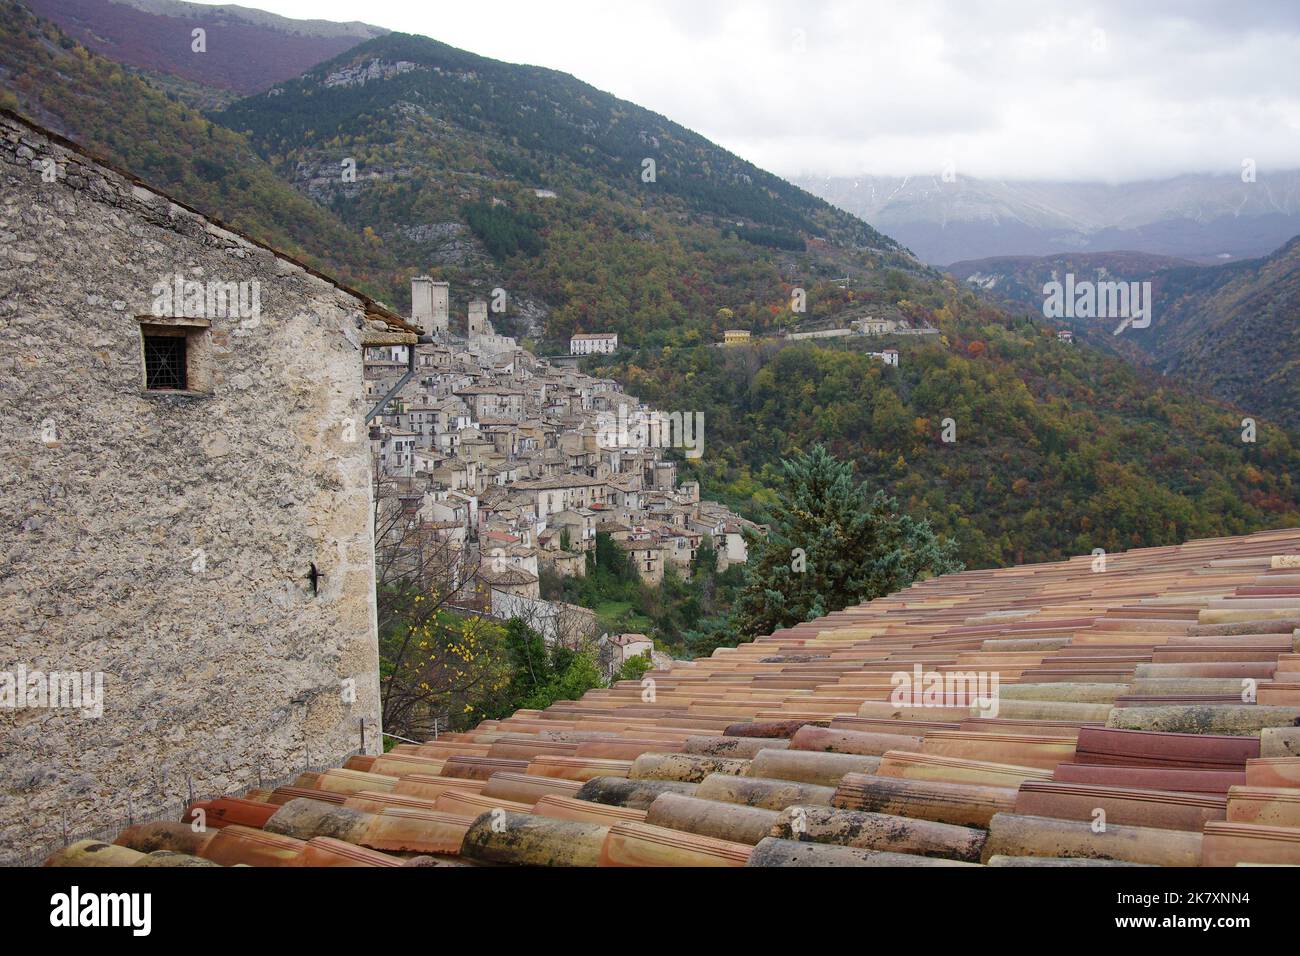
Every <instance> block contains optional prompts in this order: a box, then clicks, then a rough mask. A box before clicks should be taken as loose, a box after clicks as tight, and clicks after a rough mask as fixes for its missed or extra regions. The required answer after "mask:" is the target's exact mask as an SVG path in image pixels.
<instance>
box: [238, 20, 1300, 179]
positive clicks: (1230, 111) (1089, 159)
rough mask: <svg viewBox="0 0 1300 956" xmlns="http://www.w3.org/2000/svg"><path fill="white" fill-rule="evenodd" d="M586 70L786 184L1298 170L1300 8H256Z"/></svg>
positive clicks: (588, 77)
mask: <svg viewBox="0 0 1300 956" xmlns="http://www.w3.org/2000/svg"><path fill="white" fill-rule="evenodd" d="M245 5H246V6H255V7H260V8H262V9H265V10H270V11H273V12H275V13H279V14H283V15H285V16H291V17H300V18H319V19H329V20H363V21H365V22H367V23H372V24H375V25H377V26H382V27H387V28H389V29H394V30H401V31H404V32H408V33H419V34H424V35H426V36H431V37H434V38H435V39H438V40H441V41H443V42H445V43H450V44H452V45H453V46H457V47H461V48H464V49H467V50H470V51H472V52H475V53H479V54H483V55H485V56H491V57H495V58H497V59H502V60H508V61H511V62H522V63H532V64H537V65H540V66H548V67H552V68H555V69H558V70H563V71H565V72H567V73H572V74H573V75H575V76H577V77H578V78H579V79H582V80H585V81H587V82H589V83H591V84H593V85H595V86H597V87H599V88H601V89H603V90H607V91H609V92H611V93H613V94H615V95H617V96H620V97H623V98H625V99H628V100H632V101H633V102H635V103H638V104H640V105H642V106H645V107H648V108H650V109H653V110H655V111H657V112H660V113H663V114H664V115H665V116H668V117H669V118H671V119H673V120H676V121H677V122H679V123H682V124H683V125H685V126H688V127H690V128H692V129H694V130H696V131H698V132H700V133H702V134H704V135H705V136H707V137H709V138H710V139H712V140H714V141H716V142H718V143H720V144H722V145H723V146H726V147H727V148H729V149H731V150H733V151H734V152H736V153H739V154H740V155H741V156H744V157H745V158H746V159H749V160H751V161H753V162H754V163H757V164H758V165H759V166H762V167H764V168H767V169H770V170H772V171H773V172H776V173H780V174H782V175H785V176H796V175H799V174H801V173H828V174H838V175H856V174H860V173H873V174H890V175H903V174H918V173H935V174H937V173H939V172H940V171H942V170H943V168H944V167H945V165H946V164H948V163H951V164H952V166H953V168H954V170H955V171H956V172H957V173H959V174H961V175H966V176H976V177H998V178H1008V179H1024V178H1034V179H1094V180H1095V179H1100V180H1109V181H1125V180H1133V179H1145V178H1154V177H1162V176H1169V175H1176V174H1178V173H1183V172H1212V171H1218V172H1223V173H1227V174H1233V175H1236V174H1238V173H1239V171H1240V169H1241V164H1242V160H1243V159H1247V158H1249V159H1254V160H1255V162H1256V163H1257V165H1258V168H1259V172H1260V174H1261V175H1262V174H1264V173H1265V172H1266V171H1267V170H1269V169H1274V170H1276V169H1282V168H1296V167H1300V3H1297V2H1295V0H1277V2H1261V0H1249V2H1240V0H1236V2H1231V0H1225V2H1219V3H1213V2H1204V0H1182V2H1173V0H1169V2H1166V0H1141V2H1135V0H1116V2H1109V0H1098V2H1088V0H1082V2H1071V3H1065V2H1061V3H1058V2H1053V0H1003V2H997V3H994V2H984V0H897V2H895V0H858V2H852V0H639V2H634V0H551V2H547V3H543V2H537V0H528V2H524V0H457V2H455V3H447V2H441V0H425V2H420V0H367V2H365V3H357V2H355V0H264V2H259V0H245Z"/></svg>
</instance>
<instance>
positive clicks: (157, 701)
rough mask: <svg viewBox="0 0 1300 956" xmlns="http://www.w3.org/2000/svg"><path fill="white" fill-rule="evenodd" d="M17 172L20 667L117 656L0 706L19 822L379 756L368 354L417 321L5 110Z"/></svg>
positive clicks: (5, 162) (64, 666)
mask: <svg viewBox="0 0 1300 956" xmlns="http://www.w3.org/2000/svg"><path fill="white" fill-rule="evenodd" d="M0 181H3V182H4V192H3V205H0V287H3V288H4V289H6V290H7V291H6V292H5V294H4V297H3V301H0V396H3V397H2V398H0V411H2V412H3V415H2V420H3V422H4V427H5V430H6V435H5V439H4V440H5V448H6V452H5V475H6V481H5V482H4V483H3V484H0V527H3V529H4V530H3V533H2V534H0V579H3V581H4V582H5V583H4V600H3V601H0V632H3V634H4V635H5V636H4V646H5V651H6V653H5V655H4V660H3V661H0V669H2V670H5V671H9V670H12V669H14V668H17V667H19V666H21V667H23V668H25V669H26V670H27V672H29V673H30V672H32V671H35V670H40V671H44V672H47V673H49V672H63V673H70V672H77V673H84V674H86V675H88V676H89V675H95V676H96V678H97V680H99V681H102V683H101V684H99V686H101V687H102V698H101V699H100V707H98V708H94V710H97V711H98V713H94V712H91V713H89V714H85V715H83V713H84V712H83V711H81V710H72V709H55V708H30V707H29V708H24V709H17V710H14V711H12V712H11V713H7V714H5V715H4V719H3V720H0V752H3V753H4V754H5V755H6V759H5V760H4V761H3V762H0V793H4V794H5V795H6V799H4V800H2V801H0V847H14V846H16V845H18V844H19V843H20V842H21V843H24V844H26V843H29V842H31V841H33V840H40V839H41V838H42V836H48V837H50V838H57V837H58V836H59V833H60V830H61V821H62V820H63V819H64V817H65V815H66V818H67V820H69V821H71V826H70V829H71V830H72V831H73V832H74V833H75V831H76V823H77V821H85V820H91V819H98V820H106V819H113V818H115V817H116V816H119V815H120V816H122V817H125V815H126V811H127V806H128V798H129V799H130V806H131V807H132V809H133V810H134V812H135V814H136V815H137V816H142V815H145V814H148V813H151V812H155V811H157V810H160V809H161V808H162V807H164V806H167V805H174V804H175V803H176V802H177V801H178V800H181V799H183V798H184V797H185V796H186V792H187V786H193V788H194V790H195V791H196V792H198V793H211V792H222V791H233V790H237V789H239V788H241V787H243V786H247V785H255V784H256V782H257V780H258V778H259V776H261V777H263V778H264V779H267V780H271V779H275V778H278V777H283V776H286V775H288V774H290V773H294V772H297V771H301V770H302V768H303V766H304V765H305V764H307V763H308V762H311V763H313V764H321V763H326V764H336V763H337V762H338V761H339V760H341V759H345V758H346V757H347V755H348V754H349V753H352V752H355V751H357V750H358V749H364V750H366V751H367V752H370V753H378V752H379V751H380V749H381V747H380V739H381V738H380V726H379V721H380V707H379V660H378V646H377V640H376V621H375V615H376V610H375V565H374V540H373V532H372V495H373V488H372V461H371V450H370V442H369V441H368V433H367V428H366V423H367V417H368V413H369V411H370V406H369V405H368V404H367V401H366V398H365V396H366V384H367V383H366V380H365V378H364V377H363V374H364V373H363V355H364V350H365V348H367V347H370V346H390V345H408V346H410V345H414V343H415V341H416V334H415V332H416V330H415V328H414V327H413V326H411V325H409V324H407V323H406V322H404V321H403V320H402V319H400V318H399V317H397V316H395V315H393V314H391V313H389V312H388V311H387V310H385V309H383V308H382V307H380V306H379V305H378V304H376V303H374V302H372V301H371V300H369V299H368V298H366V297H365V296H363V295H361V294H360V293H357V292H354V291H352V290H350V289H348V288H346V287H344V286H342V285H340V284H339V283H337V282H335V281H333V280H331V279H329V278H327V277H325V276H323V275H321V274H319V273H317V272H314V271H313V270H311V269H310V268H308V267H306V266H304V265H302V264H301V263H299V262H296V261H294V260H293V259H291V258H289V257H288V256H285V255H282V254H280V253H278V252H276V251H275V250H273V249H271V248H269V247H267V246H264V245H262V244H260V243H258V242H256V241H254V240H251V239H249V238H247V237H244V236H241V235H238V234H236V233H235V232H232V231H230V230H229V229H227V228H225V227H223V226H222V225H221V224H220V223H218V222H215V221H213V220H211V219H209V218H206V217H204V216H203V215H202V214H200V213H198V212H196V211H194V210H193V209H190V208H188V207H186V206H184V205H182V204H181V203H179V202H177V201H176V200H173V199H171V198H169V197H168V196H166V195H164V194H162V193H160V192H158V191H157V190H155V189H152V188H150V187H149V186H147V185H145V184H144V183H142V182H140V181H139V180H137V179H135V178H134V177H132V176H131V175H129V174H127V173H124V172H121V171H119V170H116V169H114V168H112V167H110V166H108V165H107V164H105V163H103V162H100V161H98V160H96V159H95V158H93V157H91V156H89V155H88V154H87V153H86V152H85V151H84V150H82V149H81V148H80V147H78V146H77V145H76V144H74V143H71V142H69V141H67V140H65V139H63V138H61V137H59V136H57V135H55V134H53V133H50V132H48V131H46V130H44V129H41V128H40V127H37V126H35V125H33V124H31V123H30V122H28V121H26V120H24V119H22V118H21V117H18V116H17V115H15V114H13V113H10V112H7V111H0ZM187 780H188V784H187ZM4 856H5V851H3V850H0V858H3V857H4Z"/></svg>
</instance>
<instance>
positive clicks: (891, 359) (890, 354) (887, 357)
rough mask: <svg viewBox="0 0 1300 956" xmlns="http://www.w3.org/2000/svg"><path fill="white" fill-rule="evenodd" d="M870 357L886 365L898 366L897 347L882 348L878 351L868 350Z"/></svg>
mask: <svg viewBox="0 0 1300 956" xmlns="http://www.w3.org/2000/svg"><path fill="white" fill-rule="evenodd" d="M867 354H868V355H870V356H871V357H872V358H878V359H880V361H882V362H884V363H885V364H886V365H892V366H894V368H898V349H883V350H882V351H879V352H868V353H867Z"/></svg>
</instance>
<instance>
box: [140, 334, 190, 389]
mask: <svg viewBox="0 0 1300 956" xmlns="http://www.w3.org/2000/svg"><path fill="white" fill-rule="evenodd" d="M144 381H145V388H150V389H179V390H181V391H184V390H185V388H186V380H185V337H184V336H182V335H146V336H145V337H144Z"/></svg>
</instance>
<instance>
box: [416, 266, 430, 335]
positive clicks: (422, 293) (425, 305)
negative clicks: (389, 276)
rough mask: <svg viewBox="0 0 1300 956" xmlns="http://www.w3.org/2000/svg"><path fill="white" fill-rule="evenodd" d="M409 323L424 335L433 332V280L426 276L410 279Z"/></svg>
mask: <svg viewBox="0 0 1300 956" xmlns="http://www.w3.org/2000/svg"><path fill="white" fill-rule="evenodd" d="M411 324H412V325H414V326H415V327H416V328H418V329H419V330H420V331H421V332H423V333H424V334H425V335H431V334H432V333H433V280H432V279H430V278H429V277H428V276H415V277H413V278H412V279H411Z"/></svg>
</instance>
